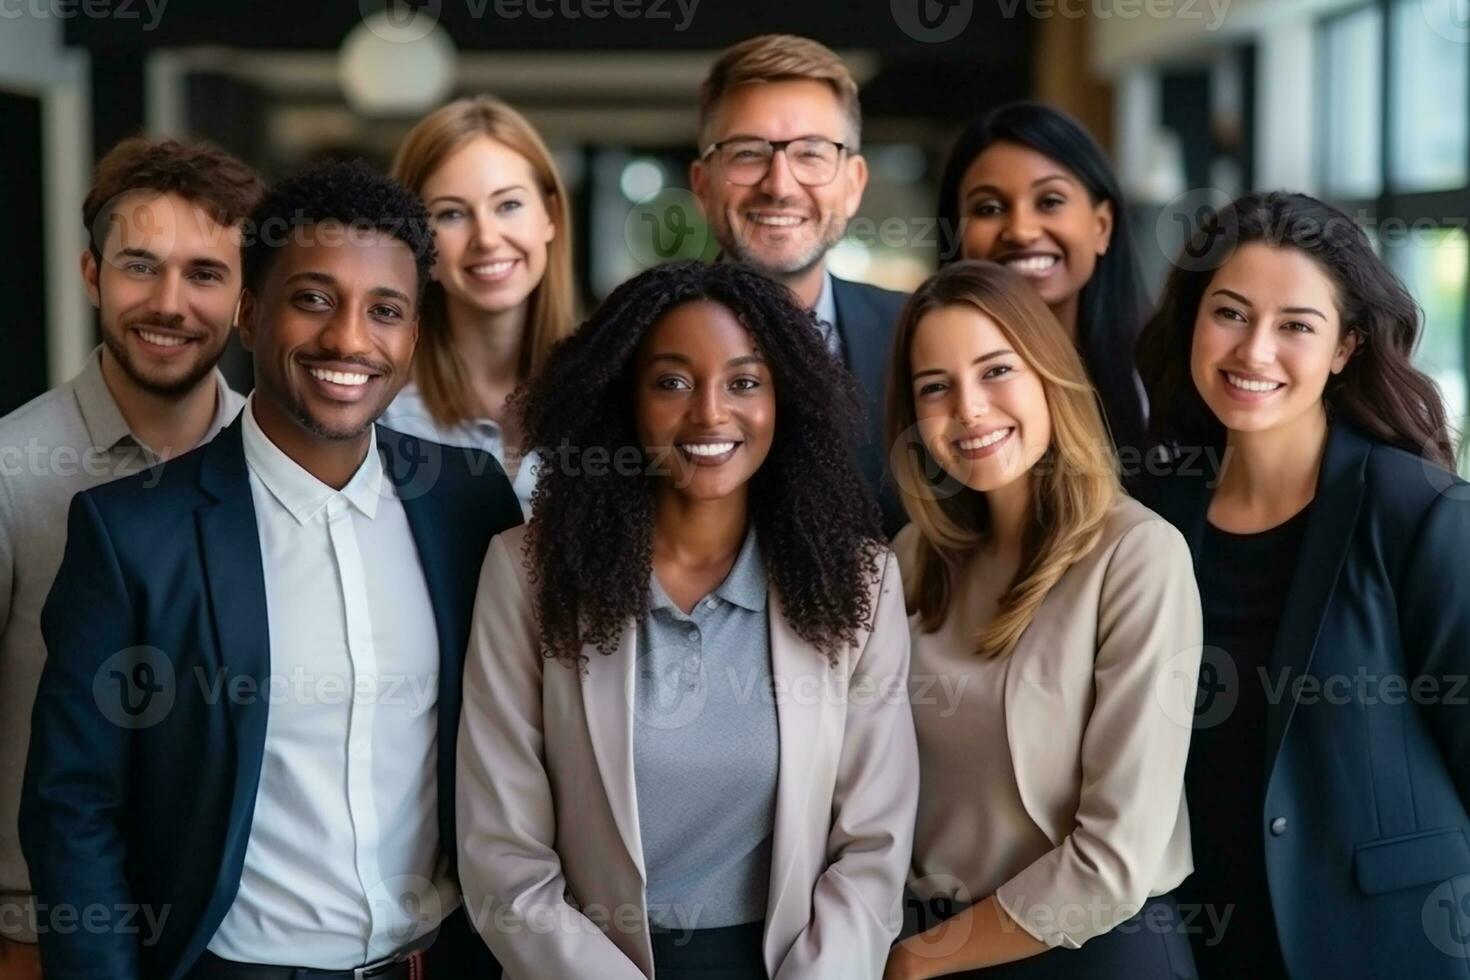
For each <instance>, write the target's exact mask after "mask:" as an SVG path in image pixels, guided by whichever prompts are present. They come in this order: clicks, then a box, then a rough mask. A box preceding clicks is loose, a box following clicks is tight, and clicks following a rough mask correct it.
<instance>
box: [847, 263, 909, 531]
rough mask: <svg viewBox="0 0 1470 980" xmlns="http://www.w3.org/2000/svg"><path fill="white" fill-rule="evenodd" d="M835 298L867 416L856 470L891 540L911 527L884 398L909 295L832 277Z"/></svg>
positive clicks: (851, 366) (848, 361) (852, 367)
mask: <svg viewBox="0 0 1470 980" xmlns="http://www.w3.org/2000/svg"><path fill="white" fill-rule="evenodd" d="M832 299H833V300H834V302H835V305H836V307H837V323H836V324H834V326H836V327H837V333H838V335H839V336H840V337H841V338H842V350H843V357H844V359H845V360H846V363H847V368H848V370H849V371H851V372H852V375H853V377H854V378H855V379H856V380H857V384H858V395H859V397H860V398H861V399H862V403H863V408H864V412H865V417H864V419H863V423H864V424H863V432H862V439H861V441H860V442H859V443H858V447H857V461H858V468H859V470H861V472H862V474H863V477H864V478H865V479H866V480H867V481H868V484H869V485H870V486H871V487H872V488H873V492H874V493H875V494H877V496H878V505H879V507H880V508H881V509H882V511H883V531H884V533H886V534H887V535H888V536H889V537H890V538H891V537H893V536H894V535H895V534H897V533H898V531H899V528H901V527H903V526H904V525H905V524H907V523H908V516H907V515H906V514H905V513H904V510H903V505H902V504H901V503H900V502H899V497H898V489H897V486H896V485H895V484H894V482H893V477H892V476H891V474H890V472H889V466H888V447H887V440H886V439H884V437H883V416H884V399H885V397H886V389H887V386H888V358H889V354H890V353H891V351H892V349H893V330H894V328H895V327H896V326H897V325H898V314H899V311H901V310H902V309H903V304H904V302H905V301H906V300H907V299H908V296H907V295H906V294H904V293H898V292H894V291H893V290H891V289H880V288H879V287H877V286H869V285H867V284H865V283H860V282H848V281H847V280H845V279H838V278H837V277H836V276H833V277H832Z"/></svg>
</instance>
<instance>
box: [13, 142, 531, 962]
mask: <svg viewBox="0 0 1470 980" xmlns="http://www.w3.org/2000/svg"><path fill="white" fill-rule="evenodd" d="M250 226H251V229H252V235H251V238H250V240H249V241H248V242H247V244H246V249H245V283H246V294H245V298H244V300H243V302H242V303H241V308H240V336H241V340H242V342H243V343H244V345H245V347H246V348H247V349H249V350H250V351H251V352H252V353H253V354H254V356H255V391H254V393H253V394H252V395H251V396H250V399H249V400H248V401H247V402H246V405H245V409H244V410H243V411H242V412H241V413H240V418H239V420H238V421H237V422H236V423H235V424H233V425H231V426H230V427H229V428H227V429H225V430H224V431H223V432H222V433H221V434H220V435H219V437H218V438H217V439H215V440H214V441H213V442H212V443H210V444H209V445H208V446H206V447H204V448H202V449H201V450H199V451H196V452H194V453H191V454H189V455H187V456H184V457H182V458H180V459H178V460H176V461H174V462H173V463H172V464H171V465H170V466H169V467H168V468H167V470H166V472H164V473H163V474H161V476H159V477H157V479H156V481H155V483H156V485H153V484H145V483H144V482H143V481H141V480H138V479H128V480H122V481H119V482H117V483H114V484H110V485H108V486H106V487H101V488H98V489H97V490H93V491H90V492H88V493H84V494H79V495H78V496H77V498H76V501H75V503H74V504H73V506H72V509H71V517H70V526H69V529H68V538H67V544H66V556H65V558H64V559H63V561H62V566H61V571H60V572H59V573H58V575H57V577H56V585H55V587H54V588H53V590H52V593H51V597H50V598H49V599H48V601H47V604H46V608H45V611H44V613H43V616H42V629H43V632H44V634H45V638H46V643H47V646H48V648H49V650H50V657H49V658H48V660H47V663H46V668H45V671H44V673H43V675H42V678H41V685H40V691H39V693H38V695H37V698H36V707H35V711H34V714H33V718H32V744H33V745H35V746H38V747H39V746H45V750H44V751H40V750H39V749H38V751H35V752H33V753H31V756H30V759H29V762H28V766H27V770H26V783H25V792H24V796H23V802H22V807H21V838H22V842H23V845H24V847H25V853H26V857H27V859H28V860H29V861H30V864H31V869H32V876H33V879H34V881H35V888H36V894H37V897H38V900H39V901H42V902H44V903H45V904H46V906H47V907H50V908H73V909H77V908H93V907H103V908H124V907H132V908H139V907H140V908H143V909H153V910H166V911H168V913H169V915H168V917H167V919H166V921H164V922H163V923H162V924H160V926H159V928H158V930H157V932H156V934H155V935H153V936H151V937H148V938H147V939H140V938H139V937H138V936H137V935H134V934H128V933H125V932H124V931H123V930H121V929H120V928H119V929H103V930H81V931H66V932H63V931H60V930H53V931H50V932H47V933H43V934H42V935H41V946H42V951H43V957H44V959H43V965H44V967H45V969H46V971H47V977H48V980H65V978H73V977H74V978H82V977H97V976H106V977H109V978H117V980H142V978H145V977H146V978H154V977H160V978H168V980H180V978H190V980H272V978H281V980H287V978H289V980H333V978H339V977H352V976H359V975H360V976H372V977H374V978H375V980H406V978H415V980H417V978H420V977H430V978H434V980H441V978H457V977H470V976H474V977H477V978H479V977H486V976H491V977H493V976H495V975H497V973H496V971H495V970H494V964H493V961H491V960H490V959H489V955H488V953H487V951H486V950H485V948H484V946H483V945H482V944H481V943H479V941H478V940H476V939H475V938H474V937H473V936H472V935H471V934H470V932H469V930H468V929H467V927H466V925H465V923H464V919H463V916H462V915H461V914H457V913H456V909H457V908H458V906H459V904H460V893H459V887H458V884H457V883H456V880H455V871H454V823H453V818H454V783H453V778H454V759H453V753H454V746H455V734H456V731H457V726H458V720H459V691H460V675H461V671H460V664H461V658H462V656H463V651H464V649H465V645H466V642H467V638H468V629H469V618H470V610H471V604H472V602H473V598H474V590H475V584H476V578H477V573H478V569H479V566H480V562H481V559H482V558H483V556H484V554H485V549H486V547H487V545H488V543H489V541H490V538H491V536H492V535H493V534H495V533H496V532H498V531H500V530H502V529H504V528H506V527H509V526H511V525H514V524H519V523H520V520H521V510H520V505H519V503H518V502H517V500H516V497H515V494H514V492H513V491H512V490H511V487H510V484H509V483H508V482H507V481H506V479H505V475H504V473H502V472H501V470H500V467H499V466H498V465H497V464H496V463H495V461H494V459H493V458H491V457H490V456H488V455H486V454H483V453H465V452H460V451H455V452H452V453H450V452H445V451H444V448H443V447H441V446H438V445H436V444H433V443H427V442H423V441H421V440H417V439H414V438H411V437H408V436H404V435H401V434H398V433H395V432H393V431H391V430H389V429H385V428H381V427H378V426H376V425H375V424H374V423H375V422H376V421H377V418H378V416H379V415H380V414H381V413H382V411H383V409H384V408H385V407H386V406H387V405H388V403H389V402H391V401H392V400H393V397H394V396H395V395H396V394H397V393H398V391H399V389H400V388H402V387H403V385H404V383H405V382H406V381H407V380H408V377H409V364H410V362H411V360H412V357H413V352H414V346H415V343H416V341H417V338H418V330H419V326H418V324H419V304H420V302H421V300H422V297H423V290H424V286H425V284H426V283H427V282H428V278H429V270H430V267H431V265H432V263H433V259H434V246H433V238H432V233H431V232H430V230H429V227H428V216H427V214H426V213H425V212H424V209H423V205H422V204H420V203H419V200H418V198H417V197H415V196H414V195H412V194H410V193H409V192H408V191H407V190H406V189H405V188H403V187H402V186H401V185H399V184H398V183H396V182H395V181H392V180H390V179H389V178H387V177H383V176H381V175H379V174H377V173H375V172H373V171H372V170H371V169H370V168H369V167H368V166H367V165H366V164H363V163H361V162H359V163H356V164H324V165H321V166H318V167H315V168H313V169H310V170H307V171H304V172H302V173H300V174H298V175H296V176H294V177H292V178H288V179H287V180H285V181H283V182H282V183H281V184H279V185H278V186H276V187H275V188H274V189H272V190H271V191H270V192H269V193H268V194H267V195H266V196H265V198H264V200H263V201H262V202H261V204H260V205H259V206H258V207H257V208H256V210H255V212H254V213H253V215H252V217H251V224H250Z"/></svg>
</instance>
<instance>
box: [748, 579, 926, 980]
mask: <svg viewBox="0 0 1470 980" xmlns="http://www.w3.org/2000/svg"><path fill="white" fill-rule="evenodd" d="M874 607H875V608H874V610H873V614H874V615H873V629H872V631H871V632H870V633H869V635H868V638H867V642H866V643H865V644H864V645H863V649H862V653H861V655H860V657H859V658H858V660H857V661H856V663H855V664H854V666H853V676H852V677H851V679H850V682H849V690H848V704H847V722H846V727H845V730H844V733H843V739H842V752H841V756H840V758H839V760H838V770H837V785H836V790H835V792H834V795H833V800H832V817H831V820H832V825H831V830H830V831H829V832H828V835H827V860H828V864H827V868H826V870H825V871H823V872H822V875H821V877H819V878H818V879H817V883H816V887H815V889H814V890H813V893H812V916H811V921H810V922H808V923H807V926H806V928H805V929H803V930H802V932H801V933H800V934H799V935H798V936H797V938H796V941H795V942H794V943H793V944H792V946H791V948H790V950H788V951H787V953H786V956H785V958H784V959H783V960H782V961H781V964H780V966H779V967H777V969H776V972H775V974H774V976H773V980H808V978H811V977H842V978H843V980H863V978H873V980H877V978H878V977H881V976H882V975H883V969H884V965H885V963H886V962H887V959H888V949H889V946H890V945H892V943H893V940H894V938H895V937H896V936H897V935H898V931H899V928H900V926H901V924H902V901H903V886H904V882H905V880H906V878H907V875H908V869H909V861H910V858H911V857H912V854H913V841H914V820H915V815H916V813H917V810H918V805H919V750H918V745H917V741H916V738H915V735H914V719H913V713H912V711H911V709H910V707H909V699H908V674H909V629H908V619H907V617H906V616H905V614H904V604H903V584H902V582H901V581H900V579H899V571H898V562H897V560H896V559H895V558H894V557H893V555H892V554H888V555H886V557H885V560H884V566H883V576H882V580H881V582H880V584H879V591H878V594H877V600H876V602H875V603H874Z"/></svg>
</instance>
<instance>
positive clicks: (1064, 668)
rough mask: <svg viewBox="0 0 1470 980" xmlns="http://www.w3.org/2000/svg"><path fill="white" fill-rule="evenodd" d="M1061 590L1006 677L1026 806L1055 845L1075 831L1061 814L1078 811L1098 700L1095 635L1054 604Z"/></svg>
mask: <svg viewBox="0 0 1470 980" xmlns="http://www.w3.org/2000/svg"><path fill="white" fill-rule="evenodd" d="M1059 591H1060V590H1057V589H1053V590H1052V594H1051V595H1049V596H1047V598H1046V599H1045V600H1044V601H1043V602H1042V604H1041V607H1040V608H1039V609H1038V610H1037V614H1036V618H1035V619H1034V620H1032V622H1031V625H1030V626H1028V627H1027V628H1026V632H1024V633H1022V634H1021V639H1020V642H1018V643H1017V644H1016V648H1015V649H1014V650H1012V651H1011V654H1010V663H1009V664H1008V665H1007V667H1006V679H1005V712H1006V740H1007V742H1008V743H1009V749H1010V754H1011V765H1012V768H1013V769H1014V771H1015V774H1016V789H1017V790H1018V791H1019V792H1020V795H1021V803H1022V804H1023V805H1024V806H1025V808H1026V812H1027V813H1028V814H1029V815H1030V816H1031V819H1032V820H1033V821H1035V823H1036V826H1037V827H1038V828H1040V830H1041V832H1042V833H1043V834H1045V835H1046V836H1047V839H1048V840H1050V841H1051V842H1052V844H1053V845H1057V844H1060V843H1061V842H1062V840H1063V838H1065V837H1066V836H1067V834H1069V833H1071V831H1072V827H1071V825H1070V823H1068V824H1066V825H1063V823H1062V822H1061V821H1060V820H1059V817H1060V815H1062V814H1072V813H1075V812H1076V810H1077V801H1078V798H1079V793H1078V788H1079V786H1080V784H1081V778H1082V774H1081V761H1080V757H1079V756H1078V746H1079V745H1080V744H1081V742H1082V731H1083V729H1084V728H1086V726H1087V715H1088V712H1089V711H1090V709H1091V707H1092V650H1093V649H1095V644H1096V641H1095V639H1094V638H1093V637H1091V636H1081V635H1077V634H1078V630H1077V622H1078V617H1077V616H1076V615H1075V614H1073V615H1065V614H1062V613H1058V612H1055V611H1054V607H1055V603H1054V601H1053V600H1056V599H1058V598H1059V596H1058V594H1057V593H1058V592H1059ZM1049 607H1052V608H1049ZM1081 632H1089V631H1087V630H1082V631H1081Z"/></svg>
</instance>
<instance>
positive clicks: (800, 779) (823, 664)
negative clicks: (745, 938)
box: [766, 587, 847, 960]
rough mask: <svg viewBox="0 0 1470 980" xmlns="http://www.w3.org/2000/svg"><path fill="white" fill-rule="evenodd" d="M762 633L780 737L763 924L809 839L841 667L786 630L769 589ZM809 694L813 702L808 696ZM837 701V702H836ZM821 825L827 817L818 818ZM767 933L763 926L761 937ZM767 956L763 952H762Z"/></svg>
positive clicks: (775, 918) (776, 911)
mask: <svg viewBox="0 0 1470 980" xmlns="http://www.w3.org/2000/svg"><path fill="white" fill-rule="evenodd" d="M766 610H767V613H766V616H767V629H768V631H769V634H770V637H771V680H772V682H773V684H774V685H775V694H776V724H777V731H778V733H779V738H780V760H779V763H778V768H777V774H776V821H775V831H774V833H773V834H772V840H771V884H770V891H769V893H768V895H767V898H766V921H767V923H772V922H779V921H781V916H782V914H783V913H782V907H783V905H784V904H785V901H786V898H787V887H786V886H787V882H788V881H789V879H790V876H791V869H792V868H793V867H794V866H796V865H797V864H801V863H803V862H801V861H799V860H798V859H797V855H796V853H795V851H796V849H797V848H799V847H800V846H802V843H803V841H804V839H805V838H807V837H809V836H810V835H809V834H808V833H807V829H808V828H809V827H810V826H811V819H812V817H811V816H810V814H809V810H810V809H811V799H812V794H811V787H812V786H814V785H820V784H821V782H822V776H821V775H820V774H821V773H822V772H823V770H824V767H826V766H828V765H835V764H836V763H835V760H828V759H822V758H817V757H816V752H817V751H818V749H820V748H821V747H822V746H823V745H826V744H828V740H826V739H824V738H823V737H822V721H823V717H824V715H825V713H826V710H827V704H828V702H829V701H837V703H845V700H846V699H845V696H844V695H845V692H844V691H842V690H840V689H839V690H837V691H834V690H833V686H834V685H839V687H840V686H841V685H845V684H846V679H847V674H846V670H847V664H846V663H845V662H843V663H840V664H839V665H838V666H837V667H836V668H833V667H831V666H829V665H828V662H827V658H826V657H825V656H823V655H822V654H820V653H818V652H817V651H816V650H814V649H813V648H812V645H811V644H810V643H807V642H806V641H805V640H803V639H802V638H801V637H800V636H798V635H797V634H796V632H795V631H794V630H793V629H792V628H791V624H790V623H789V622H787V620H786V613H785V611H784V610H783V609H782V608H781V599H780V597H779V596H778V595H777V593H776V589H775V588H774V587H772V588H770V590H769V592H768V595H767V601H766ZM813 694H815V697H813ZM839 698H841V700H838V699H839ZM819 819H821V820H822V821H823V822H824V823H825V822H826V821H827V819H828V815H827V814H825V813H824V814H820V815H819ZM770 935H771V932H770V929H769V927H768V929H767V936H770ZM768 953H769V951H768ZM769 958H770V957H769V956H767V959H768V960H769Z"/></svg>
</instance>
